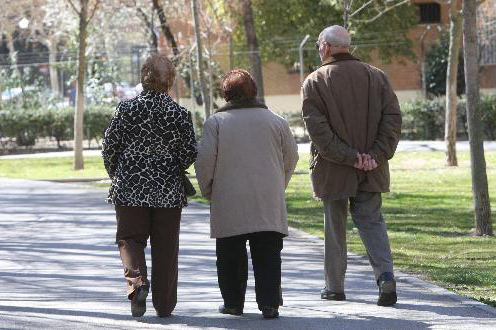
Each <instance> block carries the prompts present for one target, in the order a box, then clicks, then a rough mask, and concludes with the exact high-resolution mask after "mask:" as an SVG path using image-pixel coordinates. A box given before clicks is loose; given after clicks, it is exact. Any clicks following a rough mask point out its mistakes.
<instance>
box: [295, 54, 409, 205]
mask: <svg viewBox="0 0 496 330" xmlns="http://www.w3.org/2000/svg"><path fill="white" fill-rule="evenodd" d="M301 94H302V99H303V105H302V116H303V120H304V122H305V125H306V127H307V130H308V133H309V135H310V139H311V153H312V157H311V161H310V169H311V179H312V185H313V190H314V195H315V197H317V198H321V199H331V200H338V199H344V198H348V197H352V196H355V194H356V192H357V190H362V191H369V192H388V191H389V165H388V159H391V158H392V157H393V155H394V152H395V150H396V146H397V145H398V141H399V138H400V133H401V112H400V107H399V104H398V99H397V97H396V95H395V93H394V91H393V89H392V87H391V85H390V83H389V81H388V79H387V77H386V75H385V74H384V73H383V72H382V71H381V70H379V69H377V68H375V67H373V66H371V65H369V64H366V63H363V62H361V61H360V60H358V59H357V58H355V57H353V56H352V55H350V54H348V53H339V54H335V55H333V57H332V58H331V59H330V60H329V61H326V62H324V63H323V65H322V66H321V67H320V68H319V69H317V70H316V71H314V72H312V73H311V74H310V75H309V76H308V77H307V79H306V80H305V82H304V83H303V86H302V89H301ZM357 153H368V154H370V155H371V156H372V157H373V158H374V159H375V160H376V161H377V163H378V167H377V168H376V169H374V170H372V171H370V172H364V171H362V170H357V169H355V168H354V167H353V164H354V163H355V160H356V158H357Z"/></svg>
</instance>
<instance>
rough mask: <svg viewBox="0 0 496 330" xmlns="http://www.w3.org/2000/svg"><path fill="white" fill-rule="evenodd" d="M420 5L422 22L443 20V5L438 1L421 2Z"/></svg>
mask: <svg viewBox="0 0 496 330" xmlns="http://www.w3.org/2000/svg"><path fill="white" fill-rule="evenodd" d="M418 6H419V12H420V24H425V23H440V22H441V6H440V5H439V4H438V3H435V2H429V3H421V4H419V5H418Z"/></svg>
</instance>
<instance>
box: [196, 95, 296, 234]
mask: <svg viewBox="0 0 496 330" xmlns="http://www.w3.org/2000/svg"><path fill="white" fill-rule="evenodd" d="M297 161H298V147H297V145H296V142H295V140H294V138H293V135H292V133H291V130H290V129H289V126H288V124H287V122H286V121H285V120H284V119H283V118H282V117H280V116H278V115H276V114H275V113H273V112H272V111H270V110H268V109H266V108H264V107H263V105H260V104H258V105H257V104H255V105H253V104H248V105H247V106H244V105H241V106H240V105H239V104H238V105H237V106H236V105H234V106H233V103H228V104H227V105H226V106H225V107H224V108H223V109H222V111H220V112H217V113H215V114H214V115H213V116H211V117H210V118H209V119H208V120H207V121H205V125H204V128H203V135H202V138H201V143H200V144H199V146H198V158H197V160H196V163H195V171H196V177H197V179H198V183H199V186H200V190H201V192H202V195H203V196H204V197H205V198H207V199H208V200H210V229H211V230H210V233H211V237H214V238H222V237H229V236H235V235H241V234H247V233H253V232H260V231H276V232H279V233H282V234H284V235H287V234H288V223H287V219H286V203H285V199H284V191H285V189H286V187H287V185H288V183H289V180H290V178H291V176H292V174H293V171H294V168H295V167H296V163H297Z"/></svg>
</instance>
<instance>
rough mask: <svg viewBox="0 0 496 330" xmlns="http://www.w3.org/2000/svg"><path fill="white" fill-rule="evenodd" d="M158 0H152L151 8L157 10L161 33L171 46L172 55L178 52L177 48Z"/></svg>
mask: <svg viewBox="0 0 496 330" xmlns="http://www.w3.org/2000/svg"><path fill="white" fill-rule="evenodd" d="M158 1H159V0H152V3H153V8H155V10H156V11H157V15H158V19H159V20H160V28H161V29H162V33H163V34H164V36H165V39H166V40H167V42H168V43H169V46H170V47H171V48H172V53H173V54H174V56H177V55H178V54H179V49H178V48H177V43H176V39H175V38H174V35H173V34H172V32H171V29H170V27H169V24H167V19H166V18H165V13H164V8H162V6H161V5H160V4H159V3H158Z"/></svg>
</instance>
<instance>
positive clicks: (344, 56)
mask: <svg viewBox="0 0 496 330" xmlns="http://www.w3.org/2000/svg"><path fill="white" fill-rule="evenodd" d="M341 61H360V60H359V59H358V58H356V57H355V56H353V55H351V54H350V53H337V54H334V55H332V56H331V58H329V59H327V60H325V61H324V62H323V63H322V65H321V66H320V67H323V66H324V65H329V64H333V63H336V62H341Z"/></svg>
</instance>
